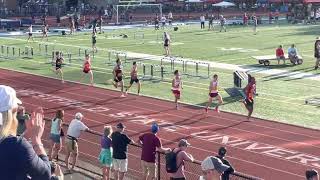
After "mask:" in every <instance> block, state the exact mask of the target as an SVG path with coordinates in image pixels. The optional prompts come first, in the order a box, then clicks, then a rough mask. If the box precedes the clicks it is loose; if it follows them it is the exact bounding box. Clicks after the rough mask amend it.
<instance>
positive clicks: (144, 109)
mask: <svg viewBox="0 0 320 180" xmlns="http://www.w3.org/2000/svg"><path fill="white" fill-rule="evenodd" d="M1 74H3V73H1ZM25 79H26V78H25ZM28 79H29V78H28ZM51 79H53V78H51ZM7 81H10V82H15V81H17V82H19V83H20V84H21V83H24V84H28V85H33V86H38V87H42V88H46V89H50V87H47V86H42V85H39V84H31V83H28V82H20V81H18V80H7ZM60 92H65V93H66V94H72V95H77V96H82V97H86V98H92V99H96V100H100V98H96V97H92V96H86V95H80V94H77V93H71V92H67V91H63V90H60ZM93 93H96V94H99V95H104V96H110V97H115V96H112V95H109V94H102V93H97V92H93ZM144 103H145V104H150V105H153V106H159V107H167V106H162V105H158V104H155V103H149V102H144ZM122 106H128V107H130V108H136V109H141V110H143V111H146V110H147V111H148V110H149V111H153V112H157V111H155V110H150V109H148V108H143V107H137V106H132V105H127V104H123V105H122ZM187 112H190V111H187ZM191 112H192V111H191ZM192 113H193V112H192ZM96 114H101V115H104V114H102V113H99V112H97V113H96ZM163 114H166V115H169V116H176V117H179V118H184V116H180V115H176V114H170V113H163ZM195 114H197V115H199V113H195ZM211 117H214V118H219V119H225V120H231V121H235V120H232V119H229V118H222V117H215V116H211ZM202 122H203V123H206V124H210V125H218V124H214V123H210V122H206V121H202ZM235 122H239V121H235ZM219 126H223V125H219ZM261 127H264V126H261ZM230 129H235V130H239V131H244V132H250V133H254V134H257V135H261V136H267V137H271V138H274V139H279V140H282V141H287V142H293V143H297V144H304V145H308V146H313V147H315V148H320V147H318V146H315V145H310V144H307V143H304V142H298V141H292V140H288V139H284V138H279V137H275V136H271V135H266V134H261V133H257V132H253V131H248V130H243V129H239V128H234V127H231V128H230ZM270 129H273V128H270ZM274 130H278V129H274ZM289 133H292V132H289ZM295 134H299V133H295ZM299 135H302V134H299ZM302 136H305V135H302ZM309 137H310V136H309ZM311 137H312V136H311ZM314 138H315V137H314ZM315 139H316V138H315Z"/></svg>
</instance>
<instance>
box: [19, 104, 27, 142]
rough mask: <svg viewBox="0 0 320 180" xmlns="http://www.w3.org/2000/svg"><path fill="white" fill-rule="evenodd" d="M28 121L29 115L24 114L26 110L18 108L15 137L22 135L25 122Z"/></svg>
mask: <svg viewBox="0 0 320 180" xmlns="http://www.w3.org/2000/svg"><path fill="white" fill-rule="evenodd" d="M29 119H30V116H29V114H26V110H25V108H24V107H23V106H19V107H18V112H17V120H18V129H17V135H18V136H20V135H22V134H23V133H24V131H25V130H26V121H28V120H29Z"/></svg>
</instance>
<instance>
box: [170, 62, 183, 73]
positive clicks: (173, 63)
mask: <svg viewBox="0 0 320 180" xmlns="http://www.w3.org/2000/svg"><path fill="white" fill-rule="evenodd" d="M176 63H177V64H182V73H183V74H184V73H185V65H186V61H185V60H183V59H179V58H172V63H171V64H172V68H171V69H172V70H173V71H175V70H176V68H177V66H176Z"/></svg>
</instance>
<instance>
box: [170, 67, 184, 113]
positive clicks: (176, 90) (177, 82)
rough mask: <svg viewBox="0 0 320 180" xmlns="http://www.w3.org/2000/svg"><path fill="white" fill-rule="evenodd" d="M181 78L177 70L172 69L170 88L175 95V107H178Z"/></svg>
mask: <svg viewBox="0 0 320 180" xmlns="http://www.w3.org/2000/svg"><path fill="white" fill-rule="evenodd" d="M181 89H183V88H182V80H181V76H180V73H179V71H178V70H175V71H174V78H173V79H172V85H171V90H172V93H173V95H174V97H175V100H174V102H175V103H176V109H178V101H179V100H180V98H181Z"/></svg>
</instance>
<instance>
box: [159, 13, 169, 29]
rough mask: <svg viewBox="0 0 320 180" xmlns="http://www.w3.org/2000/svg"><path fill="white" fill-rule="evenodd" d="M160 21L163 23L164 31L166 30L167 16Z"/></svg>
mask: <svg viewBox="0 0 320 180" xmlns="http://www.w3.org/2000/svg"><path fill="white" fill-rule="evenodd" d="M160 21H161V23H162V29H164V27H165V26H166V21H167V18H166V17H165V16H162V17H161V20H160Z"/></svg>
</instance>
